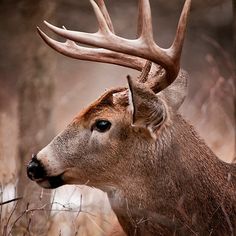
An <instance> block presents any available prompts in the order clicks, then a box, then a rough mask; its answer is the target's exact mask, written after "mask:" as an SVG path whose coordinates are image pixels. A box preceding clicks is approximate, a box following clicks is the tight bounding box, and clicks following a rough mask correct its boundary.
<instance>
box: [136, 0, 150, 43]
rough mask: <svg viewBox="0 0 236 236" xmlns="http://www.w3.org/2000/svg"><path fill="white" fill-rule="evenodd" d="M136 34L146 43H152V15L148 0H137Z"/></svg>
mask: <svg viewBox="0 0 236 236" xmlns="http://www.w3.org/2000/svg"><path fill="white" fill-rule="evenodd" d="M138 36H139V38H141V39H143V40H144V41H146V43H154V41H153V30H152V15H151V8H150V3H149V0H139V6H138Z"/></svg>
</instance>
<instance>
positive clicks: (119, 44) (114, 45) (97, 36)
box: [45, 0, 191, 93]
mask: <svg viewBox="0 0 236 236" xmlns="http://www.w3.org/2000/svg"><path fill="white" fill-rule="evenodd" d="M91 3H92V6H93V8H94V11H95V14H96V16H97V18H98V22H99V30H98V32H97V33H84V32H78V31H71V30H64V29H61V28H58V27H56V26H53V25H51V24H49V23H47V22H45V24H46V25H47V26H48V27H49V29H51V30H52V31H53V32H55V33H56V34H58V35H60V36H62V37H65V38H67V39H70V40H73V41H75V42H78V43H83V44H86V45H90V46H94V47H98V48H104V49H106V50H108V51H109V55H112V56H113V55H114V54H112V52H113V53H114V52H116V53H120V54H115V56H116V59H117V58H119V59H120V60H122V59H121V57H123V59H125V58H128V59H127V60H128V61H130V59H132V58H133V59H135V60H136V61H137V60H138V59H137V58H138V57H139V58H143V59H146V60H149V61H152V62H154V63H156V64H158V65H160V66H161V67H163V68H164V69H165V74H164V76H163V77H162V78H159V79H158V80H156V84H154V85H152V87H151V88H152V89H153V91H154V92H156V93H157V92H159V91H161V90H163V89H164V88H166V87H167V86H169V85H170V84H171V83H172V82H173V81H174V80H175V79H176V77H177V76H178V73H179V69H180V60H179V59H180V54H181V49H182V44H183V39H184V32H185V28H186V22H187V17H186V16H187V13H188V11H189V7H190V3H191V0H186V4H185V7H184V10H183V14H182V15H181V19H180V23H179V26H178V30H177V35H176V37H175V40H174V43H173V44H172V47H170V48H169V49H163V48H160V47H159V46H158V45H157V44H156V43H155V42H154V40H153V33H152V23H151V10H150V5H149V0H140V7H139V27H140V29H139V31H140V32H141V34H140V37H139V38H138V39H134V40H129V39H125V38H121V37H119V36H117V35H115V34H114V33H112V31H111V30H110V29H109V27H108V23H107V20H106V18H105V17H104V15H105V14H103V12H102V11H101V9H100V8H99V6H98V5H97V4H96V3H95V2H94V0H91ZM100 3H102V4H103V2H100ZM100 6H101V5H100ZM111 51H112V52H111ZM106 52H107V51H106ZM106 55H107V56H108V54H106ZM128 55H129V56H128ZM106 59H107V57H106ZM125 60H126V59H125ZM97 61H98V60H97ZM100 61H105V60H103V59H102V60H100ZM111 61H112V59H111V58H110V59H109V60H108V63H111ZM116 61H117V62H118V63H117V64H119V65H120V64H124V63H123V62H121V61H119V60H116ZM142 63H143V61H142ZM115 64H116V63H115ZM139 65H140V64H139ZM126 66H128V65H127V64H126ZM128 67H131V68H133V65H132V63H131V65H130V66H128ZM152 83H153V82H152Z"/></svg>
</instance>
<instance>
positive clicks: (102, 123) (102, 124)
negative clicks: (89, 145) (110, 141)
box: [92, 120, 111, 133]
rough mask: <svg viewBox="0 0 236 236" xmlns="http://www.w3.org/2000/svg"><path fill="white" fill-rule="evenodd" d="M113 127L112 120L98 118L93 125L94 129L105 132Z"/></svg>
mask: <svg viewBox="0 0 236 236" xmlns="http://www.w3.org/2000/svg"><path fill="white" fill-rule="evenodd" d="M110 128H111V122H110V121H108V120H97V121H96V122H95V124H94V125H93V127H92V130H94V129H95V130H97V131H98V132H101V133H104V132H106V131H107V130H109V129H110Z"/></svg>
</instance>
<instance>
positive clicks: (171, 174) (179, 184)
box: [108, 115, 236, 234]
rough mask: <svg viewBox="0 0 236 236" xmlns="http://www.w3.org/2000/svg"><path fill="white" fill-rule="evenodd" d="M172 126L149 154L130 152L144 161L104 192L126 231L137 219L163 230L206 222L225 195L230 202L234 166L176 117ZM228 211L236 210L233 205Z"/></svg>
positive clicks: (131, 230) (220, 216)
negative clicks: (217, 155) (120, 182)
mask: <svg viewBox="0 0 236 236" xmlns="http://www.w3.org/2000/svg"><path fill="white" fill-rule="evenodd" d="M174 124H176V125H173V127H172V129H171V130H168V131H167V132H165V133H163V135H162V137H161V139H159V140H158V141H157V143H156V145H154V146H153V147H152V148H151V149H150V146H149V147H148V152H146V153H145V150H139V151H137V150H136V151H135V152H134V154H133V155H134V156H133V159H135V160H138V159H139V160H143V162H142V161H141V162H139V165H138V166H135V164H134V168H136V170H135V169H134V170H130V171H131V173H130V176H128V177H127V176H126V178H125V179H123V181H122V182H123V184H122V186H121V187H120V189H119V190H114V189H113V191H110V192H109V193H108V197H109V199H110V202H111V206H112V208H113V210H114V211H115V213H116V215H117V217H118V219H119V221H120V223H121V224H122V226H123V227H124V228H126V229H127V230H126V232H130V234H132V233H133V232H134V230H136V229H137V224H138V222H139V223H140V222H142V221H143V224H144V225H147V224H148V223H147V222H146V220H147V221H148V219H153V221H154V222H155V226H153V224H152V226H151V228H152V227H154V228H155V230H154V232H156V229H157V228H158V230H159V231H160V232H162V231H161V230H164V231H163V233H170V232H172V231H169V230H173V228H176V227H180V228H181V227H182V226H181V224H182V223H181V222H185V224H187V225H189V226H190V227H192V225H205V224H206V222H207V221H208V220H209V222H212V216H213V215H214V214H215V216H216V217H219V219H221V218H222V215H223V209H220V210H218V211H217V212H216V213H214V212H215V211H216V210H217V209H218V208H219V207H220V206H221V203H222V201H223V202H224V199H229V200H227V201H228V202H225V204H226V205H227V207H229V208H231V207H232V203H230V201H232V202H235V196H236V194H235V190H234V189H235V180H234V174H235V173H236V171H235V170H236V168H235V167H232V165H229V164H227V163H224V162H222V161H220V160H219V159H218V158H217V157H216V156H215V155H214V153H213V152H212V151H211V150H210V149H209V148H208V147H207V146H206V144H205V143H204V141H202V140H201V139H200V138H199V137H198V135H197V134H196V132H195V131H194V130H193V128H192V127H191V126H190V125H189V124H188V123H187V122H186V121H185V120H184V119H183V118H182V117H181V116H180V115H177V116H176V117H175V120H174ZM143 147H144V146H142V148H143ZM135 149H137V147H136V148H135ZM150 150H151V151H150ZM146 151H147V150H146ZM147 153H148V155H147ZM135 173H138V174H137V175H136V176H135ZM216 173H217V174H216ZM230 176H231V180H229V182H228V183H229V184H227V179H229V178H230ZM226 188H227V189H228V190H229V188H231V191H225V190H226ZM226 192H227V194H228V195H229V196H225V194H226ZM231 210H232V209H231ZM232 212H234V214H235V209H233V210H232ZM173 217H174V219H176V222H175V221H173ZM145 219H146V220H145ZM145 222H146V223H145ZM140 224H141V223H140ZM209 224H210V223H209ZM215 224H217V223H215ZM159 225H162V226H163V225H164V228H165V229H163V228H162V227H161V228H160V229H159ZM145 227H146V226H145ZM196 227H197V226H196ZM207 227H208V226H206V228H207ZM165 230H167V231H165Z"/></svg>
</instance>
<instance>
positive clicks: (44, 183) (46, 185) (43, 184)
mask: <svg viewBox="0 0 236 236" xmlns="http://www.w3.org/2000/svg"><path fill="white" fill-rule="evenodd" d="M36 183H37V184H38V185H39V186H40V187H42V188H51V184H50V183H49V181H48V180H39V181H36Z"/></svg>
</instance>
